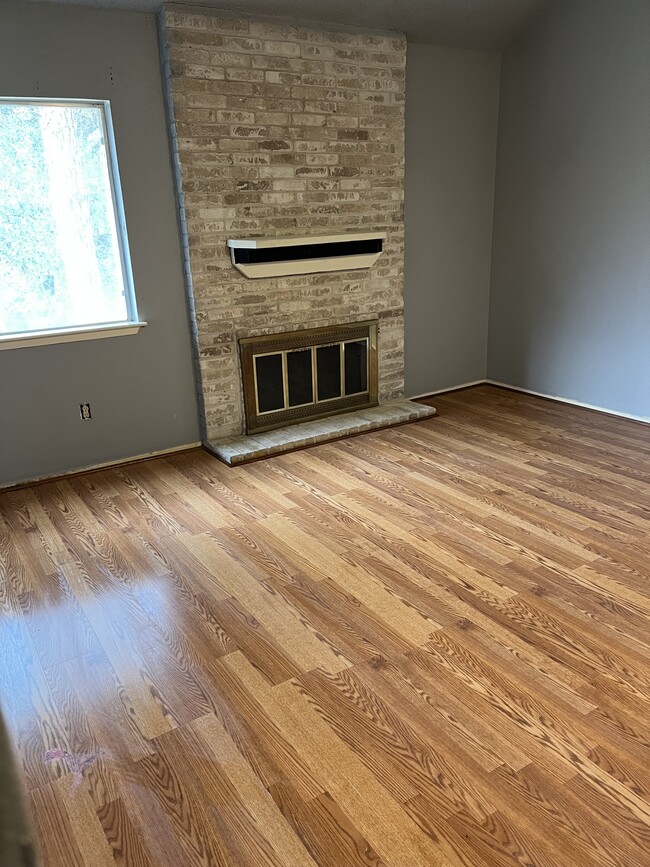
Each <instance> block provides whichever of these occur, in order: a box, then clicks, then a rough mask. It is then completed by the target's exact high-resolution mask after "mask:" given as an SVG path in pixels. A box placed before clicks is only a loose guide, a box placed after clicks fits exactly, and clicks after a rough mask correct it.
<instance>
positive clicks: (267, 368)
mask: <svg viewBox="0 0 650 867" xmlns="http://www.w3.org/2000/svg"><path fill="white" fill-rule="evenodd" d="M239 345H240V353H241V363H242V378H243V388H244V406H245V411H246V432H247V433H252V432H253V431H262V430H271V429H272V428H276V427H283V426H284V425H288V424H294V423H296V422H300V421H307V420H309V419H315V418H323V417H324V416H328V415H334V414H335V413H340V412H346V411H349V410H353V409H362V408H363V407H370V406H376V405H377V322H376V321H372V322H355V323H351V324H349V325H337V326H329V327H327V328H312V329H307V330H304V331H292V332H286V333H283V334H271V335H264V336H260V337H247V338H242V339H241V340H240V341H239Z"/></svg>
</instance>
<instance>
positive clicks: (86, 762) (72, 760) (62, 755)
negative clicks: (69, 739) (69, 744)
mask: <svg viewBox="0 0 650 867" xmlns="http://www.w3.org/2000/svg"><path fill="white" fill-rule="evenodd" d="M99 757H100V752H99V751H97V752H96V753H92V754H91V755H89V756H83V755H79V754H75V753H69V752H68V751H67V750H61V749H54V750H48V751H47V752H46V753H45V755H44V757H43V758H44V759H45V761H46V762H53V761H55V760H56V759H63V760H64V761H65V762H66V763H67V765H68V767H69V768H70V770H71V771H72V779H73V784H74V787H75V788H76V787H77V786H78V785H79V783H81V781H82V779H83V772H84V770H85V769H86V768H87V767H89V766H90V765H92V763H93V762H96V761H97V759H98V758H99Z"/></svg>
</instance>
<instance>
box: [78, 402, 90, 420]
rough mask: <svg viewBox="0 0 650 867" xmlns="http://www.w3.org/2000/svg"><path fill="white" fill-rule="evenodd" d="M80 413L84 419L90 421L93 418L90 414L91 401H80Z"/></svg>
mask: <svg viewBox="0 0 650 867" xmlns="http://www.w3.org/2000/svg"><path fill="white" fill-rule="evenodd" d="M79 415H80V416H81V420H82V421H90V420H91V419H92V415H91V414H90V404H89V403H80V404H79Z"/></svg>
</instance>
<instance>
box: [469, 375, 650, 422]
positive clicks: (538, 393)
mask: <svg viewBox="0 0 650 867" xmlns="http://www.w3.org/2000/svg"><path fill="white" fill-rule="evenodd" d="M484 382H485V383H486V385H494V386H496V387H497V388H505V389H508V391H519V392H521V393H522V394H530V395H532V396H533V397H542V398H544V399H545V400H553V401H555V402H556V403H568V404H570V405H571V406H579V407H581V409H590V410H592V412H600V413H602V414H603V415H612V416H614V417H615V418H625V419H628V420H629V421H636V422H640V423H641V424H650V417H648V416H644V415H633V414H632V413H628V412H617V411H616V410H613V409H605V407H604V406H595V405H594V404H592V403H582V402H581V401H579V400H571V399H570V398H568V397H558V396H557V395H555V394H545V393H544V392H542V391H533V390H532V389H530V388H521V387H520V386H518V385H510V384H509V383H507V382H499V381H498V380H496V379H486V380H484Z"/></svg>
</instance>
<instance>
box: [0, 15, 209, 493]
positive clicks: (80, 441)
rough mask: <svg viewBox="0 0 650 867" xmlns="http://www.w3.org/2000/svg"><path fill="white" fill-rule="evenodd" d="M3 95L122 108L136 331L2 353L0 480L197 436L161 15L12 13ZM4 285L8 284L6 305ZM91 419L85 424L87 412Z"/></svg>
mask: <svg viewBox="0 0 650 867" xmlns="http://www.w3.org/2000/svg"><path fill="white" fill-rule="evenodd" d="M0 18H1V21H2V24H1V26H0V94H2V95H4V96H53V97H89V98H99V99H110V101H111V106H112V112H113V122H114V126H115V136H116V142H117V152H118V161H119V165H120V173H121V179H122V188H123V194H124V205H125V211H126V219H127V227H128V233H129V242H130V246H131V255H132V264H133V274H134V282H135V289H136V296H137V300H138V310H139V313H140V318H141V319H145V320H147V321H148V322H149V325H148V326H147V327H146V328H144V329H143V330H142V331H140V332H139V333H138V334H137V335H133V336H128V337H116V338H109V339H105V340H92V341H88V342H83V343H68V344H59V345H56V346H39V347H33V348H29V349H12V350H6V351H2V352H0V484H7V483H10V482H15V481H18V480H22V479H30V478H34V477H37V476H41V475H47V474H54V473H60V472H65V471H66V470H70V469H74V468H79V467H84V466H88V465H90V464H94V463H100V462H104V461H111V460H116V459H120V458H126V457H130V456H133V455H137V454H143V453H146V452H150V451H154V450H159V449H166V448H171V447H174V446H178V445H183V444H186V443H191V442H195V441H196V440H198V439H199V438H200V437H199V427H198V414H197V407H196V398H195V387H194V378H193V370H192V357H191V348H190V337H189V328H188V324H187V312H186V304H185V295H184V288H183V273H182V265H181V255H180V244H179V236H178V229H177V224H176V214H175V199H174V191H173V186H172V175H171V168H170V160H169V149H168V143H167V133H166V127H165V117H164V105H163V97H162V84H161V77H160V68H159V61H158V45H157V36H156V26H155V21H154V18H153V17H152V16H148V15H139V14H133V13H123V12H106V11H97V10H86V9H80V8H75V7H70V6H57V5H52V6H46V5H32V4H29V3H21V4H13V3H11V4H3V6H2V12H1V13H0ZM1 291H2V287H0V297H1ZM85 401H90V403H91V405H92V411H93V420H92V421H90V422H82V421H81V420H80V418H79V403H81V402H85Z"/></svg>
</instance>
